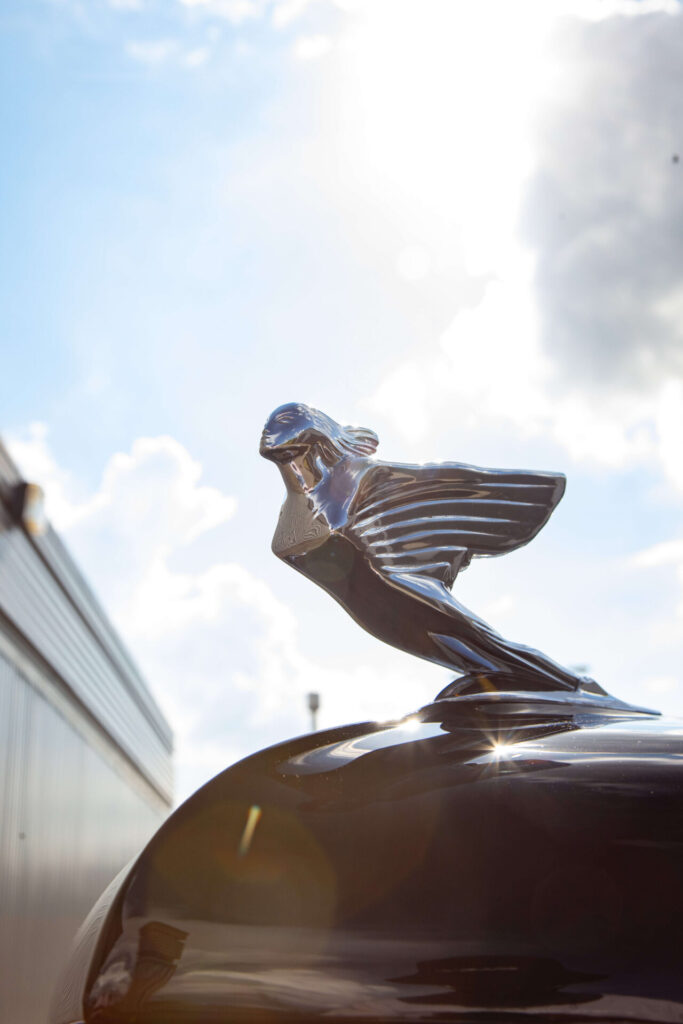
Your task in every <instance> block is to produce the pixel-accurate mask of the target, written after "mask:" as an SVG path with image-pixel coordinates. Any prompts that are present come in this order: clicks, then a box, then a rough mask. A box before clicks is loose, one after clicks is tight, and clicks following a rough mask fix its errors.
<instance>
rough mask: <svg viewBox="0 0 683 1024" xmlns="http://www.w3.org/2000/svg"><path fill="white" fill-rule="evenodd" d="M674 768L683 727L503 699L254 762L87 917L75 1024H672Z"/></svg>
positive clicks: (460, 702)
mask: <svg viewBox="0 0 683 1024" xmlns="http://www.w3.org/2000/svg"><path fill="white" fill-rule="evenodd" d="M682 753H683V722H676V721H672V720H668V721H667V720H663V719H661V718H659V717H657V716H655V715H650V714H646V713H637V712H633V711H629V710H628V709H623V710H621V711H619V710H616V709H610V708H599V707H593V708H592V709H589V708H586V707H585V705H584V704H583V702H582V700H581V699H579V700H578V701H577V702H576V703H574V704H572V703H571V702H569V701H566V702H565V703H562V701H561V700H554V699H553V698H548V699H546V698H545V697H544V696H543V695H534V694H527V696H526V698H523V697H522V695H521V694H520V693H511V694H508V695H505V696H504V695H496V694H490V693H489V694H483V695H479V696H475V695H469V696H465V697H459V698H458V697H456V698H448V699H444V700H439V701H436V702H434V703H433V704H431V705H429V706H427V707H426V708H423V709H422V710H421V711H419V712H417V713H416V714H414V715H411V716H409V717H408V718H406V719H403V720H401V721H399V722H395V723H389V724H377V723H374V724H367V723H366V724H364V725H357V726H350V727H347V728H343V729H335V730H330V731H328V732H324V733H319V734H317V735H314V736H306V737H303V738H300V739H296V740H292V741H290V742H288V743H285V744H281V745H280V746H277V747H273V748H271V749H269V750H265V751H262V752H261V753H259V754H256V755H254V756H253V757H251V758H248V759H247V760H245V761H243V762H241V763H240V764H237V765H235V766H234V767H232V768H230V769H228V770H227V771H226V772H224V773H223V774H222V775H219V776H218V777H217V778H216V779H214V780H213V781H212V782H210V783H209V784H208V785H207V786H205V787H204V788H203V789H202V790H200V791H199V792H198V793H197V794H195V796H194V797H192V798H191V799H190V800H189V801H188V802H187V803H186V804H185V805H184V806H183V807H181V808H180V809H179V810H178V811H176V813H175V814H174V815H173V817H172V818H171V819H169V821H168V822H167V823H166V824H165V825H164V826H163V827H162V828H161V830H160V831H159V833H158V834H157V836H156V837H155V838H154V839H153V840H152V842H151V843H150V844H149V845H148V847H147V849H146V850H145V851H144V853H143V854H142V855H141V857H140V858H139V860H138V861H137V863H136V864H135V866H134V867H133V868H132V869H131V871H130V873H129V874H128V875H127V877H126V878H125V879H124V880H122V882H121V884H120V886H119V889H118V892H117V893H116V894H110V895H109V896H108V897H107V899H106V900H105V904H106V907H107V908H108V912H107V916H106V919H105V920H104V923H103V925H102V927H101V929H100V932H99V935H98V936H96V937H93V939H92V940H91V941H90V946H89V949H87V948H83V947H82V948H81V950H80V953H79V954H78V956H77V957H75V958H74V961H73V964H72V968H71V974H70V976H69V977H70V979H71V983H72V984H73V985H75V986H76V987H79V986H80V991H81V993H82V996H83V1006H84V1019H85V1021H86V1022H87V1024H95V1022H97V1024H130V1022H131V1021H135V1022H136V1024H200V1022H201V1024H209V1022H226V1021H236V1022H249V1021H258V1022H259V1024H266V1022H282V1021H288V1022H293V1024H294V1022H302V1024H303V1022H310V1021H317V1020H320V1021H323V1020H324V1021H326V1022H327V1024H330V1022H342V1021H344V1022H351V1021H355V1022H359V1021H360V1022H366V1024H369V1022H374V1024H379V1022H389V1021H393V1022H397V1021H416V1022H417V1021H420V1022H426V1021H434V1022H436V1021H440V1022H458V1024H470V1022H472V1024H474V1022H475V1021H482V1020H485V1021H488V1022H491V1021H496V1022H498V1021H501V1022H506V1021H510V1022H517V1021H521V1020H522V1019H524V1020H528V1019H532V1020H537V1021H538V1020H544V1021H545V1020H555V1021H577V1020H580V1021H596V1020H601V1021H611V1022H615V1021H625V1020H629V1021H636V1020H637V1021H662V1022H664V1021H668V1022H671V1021H679V1020H681V1019H683V941H682V939H683V934H682V932H681V921H683V865H682V859H681V849H682V848H683V816H682V815H681V813H680V807H681V792H683V785H682V783H683V757H682ZM95 938H97V940H98V941H97V942H96V941H95ZM69 977H68V978H67V983H68V982H69ZM71 1019H74V1018H73V1017H72V1018H71ZM51 1024H66V1019H65V1020H61V1019H57V1018H53V1020H52V1022H51Z"/></svg>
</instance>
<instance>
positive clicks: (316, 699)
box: [308, 693, 320, 732]
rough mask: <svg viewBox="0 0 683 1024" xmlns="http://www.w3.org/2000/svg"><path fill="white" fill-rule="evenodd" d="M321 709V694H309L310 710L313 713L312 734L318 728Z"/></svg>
mask: <svg viewBox="0 0 683 1024" xmlns="http://www.w3.org/2000/svg"><path fill="white" fill-rule="evenodd" d="M319 707H320V694H319V693H309V694H308V710H309V711H310V712H311V732H315V731H316V730H317V728H318V717H317V716H318V708H319Z"/></svg>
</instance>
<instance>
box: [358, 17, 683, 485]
mask: <svg viewBox="0 0 683 1024" xmlns="http://www.w3.org/2000/svg"><path fill="white" fill-rule="evenodd" d="M373 9H374V10H375V11H376V12H382V16H381V17H380V16H377V17H374V16H373V15H369V16H368V18H367V19H366V22H365V24H364V27H361V28H358V29H357V30H356V38H355V40H354V45H355V51H354V53H353V58H352V59H351V58H349V67H348V69H347V76H348V82H347V86H346V92H347V97H351V108H350V111H351V114H352V115H353V116H351V117H350V118H349V123H351V124H352V125H354V126H356V129H357V126H358V125H362V126H363V135H362V137H361V136H359V135H358V132H357V130H356V134H355V135H354V136H353V137H351V138H347V139H346V145H347V146H348V148H349V150H350V151H351V150H352V151H353V152H352V153H351V159H352V160H353V161H354V169H358V171H359V176H361V177H364V178H365V179H366V180H367V181H368V183H369V184H371V186H372V187H373V188H374V189H375V190H376V192H377V195H378V197H379V198H378V201H379V202H382V201H383V198H384V196H391V205H392V210H393V209H395V210H399V211H400V214H399V216H400V217H401V218H403V220H404V222H407V220H408V219H409V220H410V225H411V229H412V231H413V233H414V234H419V235H420V236H421V237H422V238H423V239H424V240H425V247H426V249H427V250H428V251H429V250H433V252H434V254H435V256H434V259H433V261H432V273H435V274H437V275H438V274H439V273H440V272H441V271H440V267H441V266H442V265H456V264H457V263H458V262H460V264H461V265H464V267H465V268H466V269H467V270H468V271H469V273H470V275H480V276H481V280H482V281H484V284H485V286H484V287H483V288H482V289H481V290H480V292H479V293H478V294H477V293H472V295H471V296H470V297H469V298H467V299H464V300H463V299H462V298H461V299H460V300H458V297H457V291H455V294H454V306H455V311H454V315H453V317H452V322H451V324H450V326H449V327H448V328H447V329H446V330H445V331H443V332H442V333H441V334H440V335H439V336H438V337H436V338H435V339H434V342H433V344H431V345H429V344H427V343H422V344H421V345H420V346H419V347H417V348H415V349H413V350H412V351H408V352H406V353H405V354H404V355H403V356H402V357H401V358H399V359H397V360H396V362H395V363H394V365H393V366H392V367H390V368H389V369H388V370H387V371H386V373H385V376H384V377H383V379H382V380H380V381H379V382H378V384H377V385H376V387H375V389H374V391H373V392H372V393H371V394H370V396H369V397H368V399H367V405H368V406H369V408H371V409H373V410H376V411H377V412H380V413H381V414H383V415H384V416H386V417H387V418H388V419H390V420H391V422H392V425H393V426H394V427H395V428H396V430H397V431H400V432H401V433H402V434H403V435H404V436H405V437H407V438H412V439H414V438H415V437H421V438H422V439H423V440H425V439H426V438H427V437H428V436H429V435H432V436H434V437H435V436H437V435H439V434H443V432H444V431H445V430H447V428H448V424H449V421H450V419H451V417H452V413H453V410H454V409H457V415H458V422H459V423H460V424H466V425H468V426H469V427H470V428H471V429H475V428H480V427H482V426H486V428H487V429H491V428H497V429H499V430H501V431H508V430H509V429H510V428H512V429H513V430H514V431H515V432H517V433H518V434H519V435H521V436H527V437H529V436H535V437H544V438H545V437H548V438H551V439H553V440H554V441H555V442H556V443H557V444H559V445H560V446H561V447H562V448H564V449H565V450H566V451H567V453H568V454H569V455H570V457H571V458H572V459H573V460H575V461H576V462H577V463H582V464H585V465H597V466H605V467H610V468H613V469H621V468H626V467H630V466H634V465H638V464H643V465H648V466H659V467H660V469H661V471H662V472H663V474H664V476H665V478H666V479H667V481H668V483H669V484H670V485H671V487H672V489H673V490H674V491H676V492H678V493H683V468H682V467H683V463H682V461H681V459H680V456H679V452H680V450H681V443H682V442H683V328H681V313H682V312H683V292H682V291H681V286H680V281H679V277H680V272H679V268H680V266H681V265H683V190H682V189H681V178H680V169H681V167H682V166H683V164H681V163H679V162H677V161H673V160H672V154H675V153H677V151H678V150H679V149H683V144H682V142H681V137H680V124H681V119H682V116H683V99H682V97H683V66H682V65H681V63H680V60H679V53H680V49H681V46H683V16H681V10H680V7H679V5H678V4H671V3H668V2H657V3H648V4H643V3H630V2H626V3H623V2H622V3H611V4H604V3H597V2H594V3H579V4H576V3H560V4H546V5H544V7H543V11H540V9H539V10H537V5H535V4H533V3H522V4H521V5H514V6H513V7H512V8H510V9H509V10H508V12H507V13H505V11H503V10H502V8H501V7H500V5H499V4H497V3H488V4H482V5H478V6H477V7H476V9H475V10H472V11H469V10H468V12H467V14H463V12H462V11H461V10H460V9H457V10H456V7H455V5H453V6H452V7H449V8H448V9H445V8H444V7H443V6H442V5H439V4H430V3H427V4H426V6H425V7H424V9H423V11H422V18H421V22H420V25H419V26H418V25H417V23H416V22H415V20H414V19H413V18H411V17H410V12H409V10H408V11H407V9H406V8H405V7H403V6H399V8H398V9H397V16H396V17H395V18H394V19H393V21H391V22H390V21H389V20H388V14H389V12H388V8H384V7H382V5H381V4H380V5H379V6H378V7H376V8H373ZM561 12H564V13H568V14H569V15H573V16H570V17H565V18H563V19H561V20H557V18H556V16H557V14H558V13H561ZM494 14H495V16H496V18H497V19H498V16H499V15H500V16H501V17H502V19H503V22H504V31H503V30H502V28H501V25H500V24H499V29H498V32H497V38H499V39H500V40H501V43H500V48H498V47H497V46H496V44H495V41H490V31H489V27H490V22H491V18H492V17H493V16H494ZM536 14H538V15H539V16H538V18H536V17H535V16H536ZM579 14H580V15H581V16H580V17H578V16H577V15H579ZM385 15H386V17H385ZM423 30H424V36H423V35H422V31H423ZM382 32H383V33H384V35H383V36H382V35H381V33H382ZM435 40H436V41H435ZM439 40H442V41H443V42H442V44H441V43H439ZM453 40H455V41H454V42H453ZM425 41H428V42H429V46H430V50H429V52H427V51H426V50H425V49H424V47H425ZM439 45H443V46H444V49H445V48H446V47H449V48H450V47H454V49H453V52H452V54H451V58H452V59H450V60H446V59H445V53H444V56H443V59H441V55H440V51H439ZM434 47H436V49H435V48H434ZM380 53H382V59H381V60H380V59H379V56H378V55H379V54H380ZM406 53H410V55H411V67H412V68H413V73H412V74H411V75H409V76H407V75H405V73H404V61H405V54H406ZM374 58H376V60H375V63H374V65H373V59H374ZM385 58H386V59H385ZM394 61H395V62H396V64H395V65H394ZM513 64H514V66H513ZM432 65H433V66H432ZM494 67H495V74H493V72H492V69H493V68H494ZM439 126H441V127H440V128H439ZM361 143H363V144H361ZM380 179H381V184H380ZM426 184H428V190H427V191H425V185H426ZM392 215H393V213H392ZM520 228H521V235H520ZM447 231H450V234H451V238H450V254H449V253H448V248H447V246H445V245H444V236H445V234H446V233H447ZM414 262H415V260H413V258H412V257H411V259H410V260H408V257H407V256H405V257H404V258H403V259H402V263H403V264H405V265H400V266H399V274H400V276H402V277H403V279H404V280H406V281H407V282H409V283H410V284H415V283H416V282H419V281H420V279H421V276H426V275H422V269H423V268H418V272H415V268H414V267H413V265H412V264H413V263H414ZM409 264H410V265H409ZM425 266H426V264H425ZM486 282H488V283H486ZM425 295H426V296H427V295H428V293H427V292H425ZM425 447H426V445H425Z"/></svg>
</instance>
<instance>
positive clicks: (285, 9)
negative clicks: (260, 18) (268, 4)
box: [271, 0, 313, 28]
mask: <svg viewBox="0 0 683 1024" xmlns="http://www.w3.org/2000/svg"><path fill="white" fill-rule="evenodd" d="M312 2H313V0H275V2H274V3H273V10H272V15H271V20H272V23H273V25H274V26H275V28H286V27H287V26H288V25H291V24H292V22H294V21H298V19H299V18H301V16H302V15H303V14H304V13H305V11H306V10H307V8H308V7H310V5H311V3H312Z"/></svg>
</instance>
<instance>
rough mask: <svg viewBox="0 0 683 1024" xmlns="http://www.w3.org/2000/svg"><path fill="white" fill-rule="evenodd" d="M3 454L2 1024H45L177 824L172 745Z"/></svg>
mask: <svg viewBox="0 0 683 1024" xmlns="http://www.w3.org/2000/svg"><path fill="white" fill-rule="evenodd" d="M20 484H21V478H20V476H19V472H18V470H17V468H16V466H15V465H14V464H13V462H12V460H11V459H10V457H9V455H8V454H7V452H6V451H5V449H4V448H3V447H2V444H0V1024H44V1022H45V1019H46V1015H47V1010H48V1006H49V1002H50V999H51V996H52V989H53V987H54V984H55V981H56V979H57V976H58V974H59V972H60V970H61V967H62V966H63V964H64V961H65V960H66V958H67V956H68V953H69V949H70V946H71V941H72V939H73V937H74V934H75V932H76V930H77V928H78V927H79V925H80V924H81V921H82V920H83V918H84V917H85V916H86V914H87V913H88V911H89V910H90V907H91V906H92V904H93V903H94V902H95V900H96V899H97V898H98V896H99V895H100V893H101V892H102V890H103V889H104V888H105V887H106V886H107V885H108V884H109V882H110V881H111V880H112V878H113V877H114V876H115V875H116V874H117V873H118V872H119V871H120V870H121V868H122V867H124V866H125V864H126V863H127V862H128V861H129V860H130V859H131V858H132V857H134V856H135V855H136V854H137V853H138V852H139V851H140V848H141V847H142V846H143V845H144V843H145V842H146V841H147V839H149V838H150V837H151V835H152V834H153V833H154V832H155V830H156V829H157V827H158V826H159V824H160V823H161V822H162V821H163V819H164V817H165V816H166V815H167V814H168V812H169V810H170V806H171V798H172V762H171V753H172V747H173V738H172V734H171V730H170V729H169V726H168V724H167V723H166V721H165V719H164V717H163V715H162V714H161V712H160V710H159V708H158V707H157V705H156V703H155V701H154V699H153V697H152V695H151V693H150V692H149V690H148V689H147V686H146V685H145V682H144V680H143V679H142V677H141V676H140V673H139V672H138V671H137V669H136V667H135V665H134V664H133V662H132V660H131V658H130V657H129V655H128V653H127V652H126V650H125V648H124V646H123V644H122V643H121V641H120V640H119V638H118V637H117V635H116V633H115V632H114V630H113V629H112V627H111V625H110V624H109V622H108V620H107V617H106V615H105V614H104V612H103V611H102V609H101V608H100V606H99V604H98V602H97V600H96V599H95V597H94V596H93V594H92V592H91V591H90V589H89V587H88V585H87V583H86V582H85V580H84V579H83V577H82V576H81V574H80V572H79V571H78V568H77V567H76V565H75V564H74V562H73V561H72V559H71V558H70V556H69V554H68V552H67V551H66V549H65V548H64V546H63V545H62V543H61V541H60V540H59V538H58V537H57V535H56V534H55V532H54V531H53V530H52V529H51V528H49V527H48V529H47V530H46V532H45V533H44V534H42V535H39V536H35V535H33V534H30V533H29V532H28V531H27V530H26V529H25V527H24V525H23V522H22V520H21V517H20V516H19V515H18V514H17V508H16V504H17V503H16V501H15V498H16V497H17V494H18V493H20V492H18V491H17V487H18V485H20Z"/></svg>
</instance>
